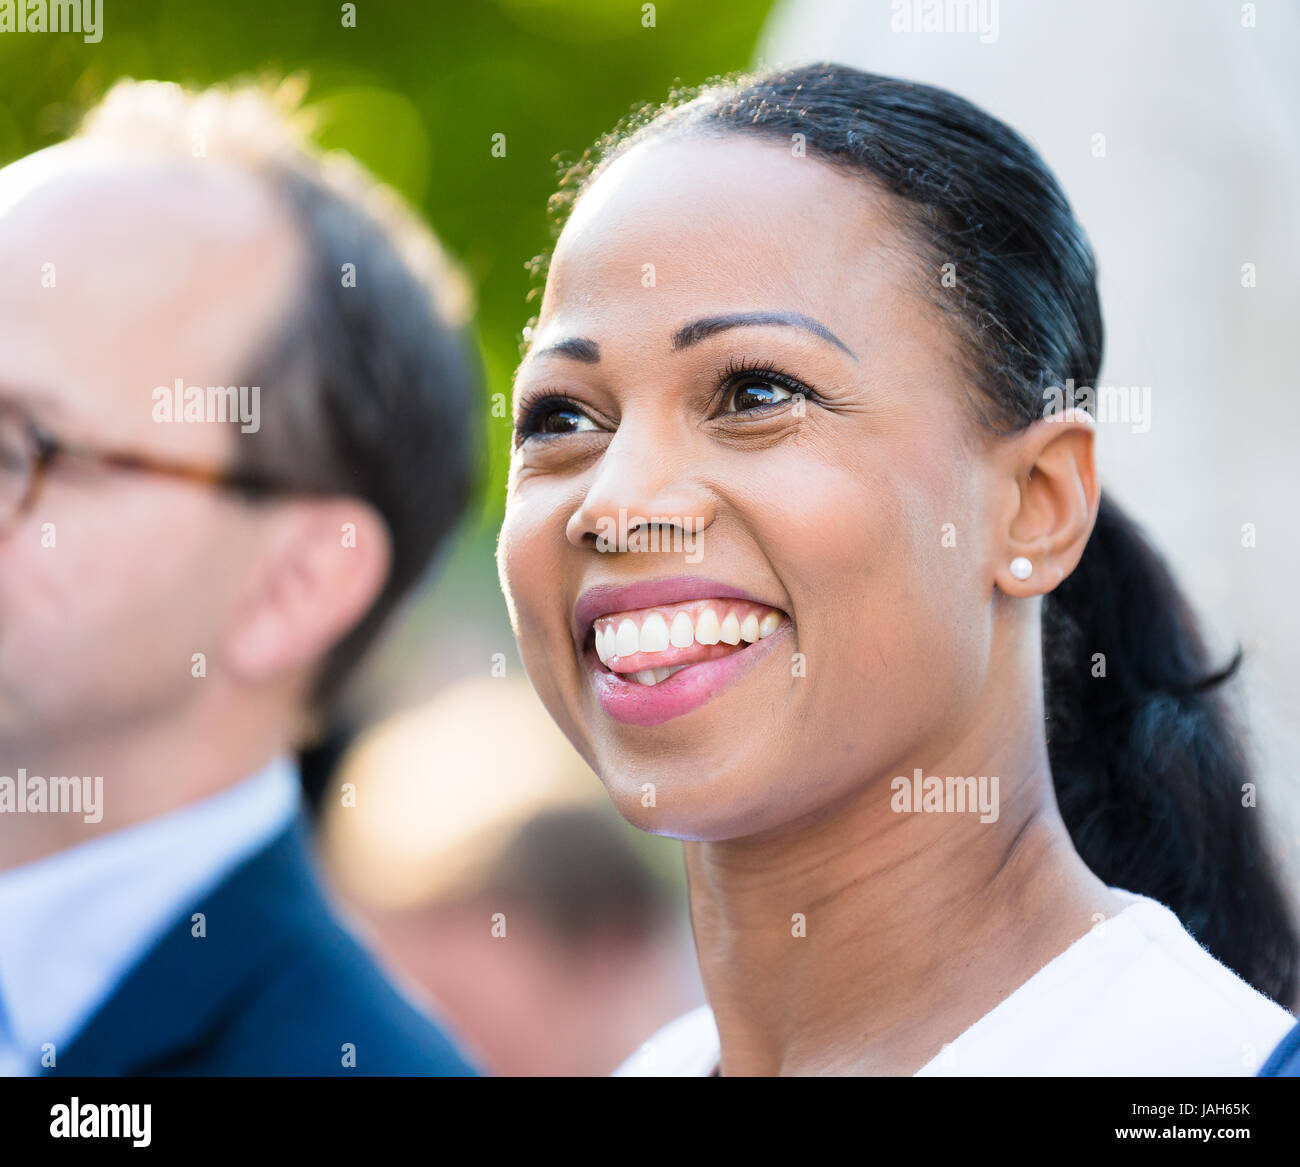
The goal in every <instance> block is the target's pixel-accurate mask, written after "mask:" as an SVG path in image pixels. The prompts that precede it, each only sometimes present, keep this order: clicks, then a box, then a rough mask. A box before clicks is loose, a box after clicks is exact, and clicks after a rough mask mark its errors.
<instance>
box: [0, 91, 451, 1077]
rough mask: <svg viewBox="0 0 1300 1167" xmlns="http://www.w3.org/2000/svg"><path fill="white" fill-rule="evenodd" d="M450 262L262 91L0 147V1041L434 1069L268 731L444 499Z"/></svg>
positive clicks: (360, 622) (108, 110) (352, 643)
mask: <svg viewBox="0 0 1300 1167" xmlns="http://www.w3.org/2000/svg"><path fill="white" fill-rule="evenodd" d="M453 294H454V280H453V275H452V272H451V270H450V269H449V268H448V267H447V266H446V265H445V264H444V263H443V262H442V260H441V258H440V252H439V250H438V248H437V245H436V243H435V242H434V240H433V239H432V237H430V236H429V235H428V234H427V233H426V232H424V231H423V230H422V229H420V228H419V227H418V226H417V225H416V224H415V221H414V219H413V218H412V217H411V216H409V214H407V213H406V212H405V211H403V209H402V208H401V207H400V205H398V204H397V202H396V200H395V199H393V198H391V197H390V196H387V195H385V194H384V193H383V192H382V191H381V190H380V189H378V188H377V187H376V186H375V184H374V183H373V182H371V181H369V180H367V179H366V178H365V177H364V176H363V175H362V174H361V173H360V171H359V170H357V169H356V168H355V167H352V166H350V165H348V164H346V163H345V162H342V161H338V160H333V159H331V160H325V159H321V158H319V157H318V156H317V155H316V154H315V153H314V152H312V151H311V150H310V149H309V148H308V146H307V145H306V139H305V138H303V137H301V136H299V135H298V134H296V133H295V132H294V131H293V130H292V129H291V128H290V123H289V121H288V120H286V119H285V118H283V117H281V116H280V114H279V112H278V106H277V104H276V103H275V102H273V101H272V100H270V99H269V98H268V97H266V96H264V95H262V94H260V93H258V92H254V91H251V90H244V91H235V92H233V93H227V92H221V91H209V92H206V93H203V94H198V95H188V94H185V93H183V92H182V91H181V90H179V89H178V88H177V87H174V86H167V85H161V84H157V83H150V84H136V83H122V84H120V85H119V86H117V87H115V88H114V89H113V90H112V92H111V93H110V94H109V95H108V97H107V98H106V99H105V101H104V102H103V103H102V105H101V106H100V108H99V109H97V110H96V111H94V112H93V113H92V115H91V116H90V118H89V119H88V121H87V123H86V125H85V126H84V128H83V130H82V132H81V133H80V134H79V135H78V136H77V137H76V138H75V139H73V140H72V141H70V142H67V143H64V144H62V145H59V146H57V147H54V148H52V149H48V150H43V151H41V152H39V153H37V154H34V155H32V156H30V157H28V158H25V159H22V160H21V161H19V162H17V163H15V164H13V165H11V166H9V167H7V168H5V169H4V170H0V353H3V354H4V358H3V361H2V362H0V869H3V870H0V937H3V942H2V943H0V1072H4V1073H8V1074H33V1073H42V1072H44V1073H65V1074H78V1075H80V1074H101V1075H107V1074H111V1075H119V1074H180V1073H185V1074H250V1075H268V1074H295V1075H297V1074H302V1075H307V1074H311V1075H319V1074H342V1075H346V1074H461V1073H470V1072H472V1070H471V1069H470V1067H469V1066H468V1065H467V1064H466V1063H465V1061H464V1060H463V1059H462V1056H461V1054H460V1052H459V1049H458V1047H457V1046H456V1045H455V1044H454V1042H453V1041H451V1040H450V1039H449V1038H448V1037H446V1036H445V1035H444V1034H443V1033H442V1032H441V1031H440V1030H439V1029H438V1028H437V1027H436V1026H435V1025H434V1024H433V1023H432V1022H431V1021H429V1020H428V1019H427V1018H426V1017H425V1016H424V1015H423V1014H421V1013H420V1012H418V1011H417V1010H416V1009H415V1008H414V1007H413V1006H412V1005H411V1004H409V1003H408V1002H407V1000H406V999H405V998H404V997H403V996H401V995H400V994H399V993H398V992H397V991H396V990H394V989H393V988H392V987H391V986H390V985H389V984H388V983H387V982H386V981H384V980H383V978H382V977H381V975H380V974H379V973H378V971H377V970H376V968H375V966H374V965H373V964H372V963H371V960H370V958H369V957H368V956H367V955H365V954H364V953H363V951H362V950H361V949H360V948H359V947H358V945H357V944H356V943H355V942H354V941H353V940H352V939H351V937H350V935H349V934H348V933H347V932H345V931H344V930H343V929H342V928H341V926H340V925H339V923H338V922H337V921H336V919H335V918H334V916H333V915H332V914H331V911H330V910H329V908H327V906H326V901H325V899H324V898H323V896H322V892H321V889H320V887H319V886H318V884H317V882H316V876H315V874H314V871H313V867H312V863H313V860H312V858H311V856H310V852H309V850H308V838H307V835H306V830H305V825H304V818H303V815H302V812H301V810H300V807H299V795H298V787H297V781H296V774H295V770H294V767H293V765H292V763H291V762H290V761H289V760H288V759H289V758H290V757H291V750H292V747H293V746H294V744H295V741H296V739H297V735H298V733H299V731H300V729H301V727H302V724H303V722H304V721H305V720H306V719H307V718H308V716H309V715H310V714H311V713H312V712H313V711H318V710H319V709H320V708H321V707H322V706H323V705H325V704H326V703H328V702H329V701H330V699H331V698H332V697H333V696H334V695H335V694H336V692H337V690H338V687H339V685H340V684H341V682H342V681H343V679H344V678H345V677H346V675H347V673H348V671H349V669H350V668H351V667H352V666H353V665H354V663H355V662H356V661H357V659H358V658H359V657H360V655H361V654H362V652H363V650H364V649H365V648H366V646H367V644H368V643H369V642H370V641H371V639H372V638H373V637H374V635H375V633H376V632H377V630H378V628H379V626H380V624H381V623H382V622H383V620H384V618H385V617H386V616H387V615H388V614H389V613H390V611H391V610H392V608H393V607H394V605H395V603H396V602H397V601H398V599H399V597H400V596H401V595H402V594H403V593H404V592H405V591H406V590H407V589H408V588H409V586H410V585H411V584H412V583H413V581H414V580H415V579H416V578H417V577H418V576H419V575H420V573H421V572H422V570H423V569H424V567H425V566H426V564H427V563H428V561H429V559H430V557H431V555H432V554H433V552H434V550H435V548H436V547H437V545H438V544H439V542H440V541H441V540H442V539H443V537H444V536H445V535H446V534H447V533H448V531H449V530H450V529H451V528H452V527H453V525H454V524H455V522H456V520H457V518H458V517H459V515H460V513H461V510H462V508H463V506H464V504H465V502H466V500H467V498H468V493H469V490H470V479H471V476H472V465H471V462H472V458H471V454H470V450H471V442H472V434H471V433H470V432H469V424H470V422H469V419H470V418H471V417H472V416H473V413H474V409H475V395H476V387H475V368H474V364H473V361H472V359H471V357H470V355H469V351H470V350H469V349H468V347H467V345H466V343H465V340H464V336H463V332H462V328H461V317H460V315H459V313H460V312H461V311H462V308H461V307H458V306H457V305H455V304H454V303H453V302H452V301H453V298H454V295H453Z"/></svg>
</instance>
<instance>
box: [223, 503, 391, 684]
mask: <svg viewBox="0 0 1300 1167" xmlns="http://www.w3.org/2000/svg"><path fill="white" fill-rule="evenodd" d="M391 561H392V545H391V540H390V538H389V533H388V527H387V525H386V524H385V522H384V520H383V518H382V517H381V516H380V514H379V512H378V511H376V510H375V509H374V507H372V506H370V505H369V504H368V503H365V502H362V501H361V500H359V499H354V498H323V499H300V500H294V501H292V502H288V503H284V504H281V505H280V506H279V507H278V508H277V512H276V513H275V514H274V515H272V516H270V517H269V521H268V529H267V532H266V543H265V546H264V550H263V553H262V555H261V558H260V561H259V564H258V567H257V569H256V571H255V573H254V575H253V577H252V578H251V579H250V582H249V585H248V588H247V589H246V591H245V593H244V595H243V596H242V597H241V602H240V603H239V604H238V605H237V606H236V608H235V610H234V611H233V613H232V617H231V621H230V625H229V628H228V632H227V636H226V638H225V644H224V654H223V655H224V659H225V663H226V667H227V668H228V669H230V671H231V672H232V673H234V674H235V675H236V676H239V677H241V678H242V679H243V680H245V681H248V682H254V683H257V682H267V681H274V680H277V679H279V678H280V677H281V676H284V675H287V674H289V673H292V672H295V671H299V670H302V669H312V668H314V667H316V666H318V665H319V664H320V663H321V662H322V661H323V660H324V658H325V656H326V655H327V654H328V653H329V651H330V650H331V649H332V648H333V647H334V646H335V645H336V644H337V643H338V642H339V641H340V640H342V639H343V637H344V636H346V635H347V634H348V632H350V631H351V630H352V629H353V628H354V627H355V626H356V625H357V624H358V623H359V622H360V621H361V620H362V619H363V618H364V617H365V615H366V614H367V613H368V612H369V611H370V609H371V607H372V606H373V605H374V602H375V600H376V599H377V598H378V597H379V594H380V592H381V591H382V590H383V587H384V584H385V582H386V581H387V579H388V572H389V567H390V565H391Z"/></svg>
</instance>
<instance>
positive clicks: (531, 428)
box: [518, 401, 597, 439]
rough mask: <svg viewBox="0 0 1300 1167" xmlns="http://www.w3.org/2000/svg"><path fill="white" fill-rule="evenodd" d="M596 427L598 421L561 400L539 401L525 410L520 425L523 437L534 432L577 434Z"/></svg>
mask: <svg viewBox="0 0 1300 1167" xmlns="http://www.w3.org/2000/svg"><path fill="white" fill-rule="evenodd" d="M596 428H597V426H596V423H595V422H594V421H592V420H591V418H589V417H588V416H587V415H586V414H585V413H583V412H582V410H580V409H575V408H574V407H573V406H572V405H565V404H563V403H561V402H546V401H541V402H538V403H537V404H536V405H535V406H532V407H530V408H529V409H527V410H525V412H524V416H523V417H522V418H521V419H520V421H519V427H518V429H519V436H520V438H521V439H522V438H527V437H531V436H532V435H534V434H541V435H544V436H553V435H555V434H576V433H581V432H582V431H584V430H594V429H596Z"/></svg>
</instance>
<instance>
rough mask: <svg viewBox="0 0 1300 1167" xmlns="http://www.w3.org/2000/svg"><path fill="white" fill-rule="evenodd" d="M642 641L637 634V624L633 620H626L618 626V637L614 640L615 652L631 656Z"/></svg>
mask: <svg viewBox="0 0 1300 1167" xmlns="http://www.w3.org/2000/svg"><path fill="white" fill-rule="evenodd" d="M639 643H640V637H639V636H638V634H637V630H636V624H635V623H633V621H631V620H624V621H623V623H622V624H620V625H619V626H618V634H617V638H616V639H615V641H614V646H615V653H616V654H617V655H618V656H631V655H632V654H633V653H634V652H636V651H637V648H638V646H639Z"/></svg>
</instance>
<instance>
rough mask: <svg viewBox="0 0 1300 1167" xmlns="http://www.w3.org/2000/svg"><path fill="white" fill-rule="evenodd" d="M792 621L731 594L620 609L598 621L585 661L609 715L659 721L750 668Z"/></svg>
mask: <svg viewBox="0 0 1300 1167" xmlns="http://www.w3.org/2000/svg"><path fill="white" fill-rule="evenodd" d="M788 623H789V621H788V620H787V619H786V617H785V613H783V612H781V611H780V610H779V609H775V608H771V607H769V606H767V605H763V604H758V603H755V602H754V601H751V600H737V599H734V598H713V599H705V600H692V601H689V602H686V603H682V604H668V605H660V606H658V607H656V608H654V609H643V610H641V611H623V612H617V613H612V614H610V615H607V616H603V617H600V618H598V619H596V620H595V622H594V626H593V628H592V632H591V635H590V636H588V638H587V644H586V651H585V653H584V663H585V664H586V666H587V669H588V671H589V674H590V676H591V679H592V685H593V687H594V689H595V692H596V697H597V699H598V700H599V701H600V704H601V708H602V709H604V711H605V712H606V713H607V714H609V716H611V717H613V718H614V719H615V720H617V721H621V722H624V723H625V724H628V725H638V726H652V725H659V724H661V723H662V722H665V721H669V720H671V719H672V718H675V717H681V716H682V715H683V714H686V713H689V712H691V710H693V709H696V708H698V707H699V706H700V705H703V704H704V703H705V702H706V701H708V700H709V699H710V698H712V697H713V696H714V695H715V694H716V693H718V692H719V691H720V690H721V689H722V688H723V687H725V686H726V685H727V684H729V683H730V682H731V681H732V680H734V679H735V678H737V677H738V676H740V675H741V674H742V673H743V672H744V671H747V670H748V668H749V667H750V666H752V665H753V664H755V663H757V661H758V660H759V659H760V657H762V656H763V655H766V650H767V648H768V647H769V645H768V643H767V642H768V641H769V640H771V639H773V638H779V634H780V633H782V632H784V630H785V627H786V625H787V624H788ZM742 629H743V635H742V634H741V630H742ZM688 631H689V632H691V633H693V635H690V636H689V637H688V635H687V633H688ZM723 637H725V639H723ZM620 648H621V649H623V650H624V651H623V652H621V653H620V652H619V651H618V650H619V649H620Z"/></svg>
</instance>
